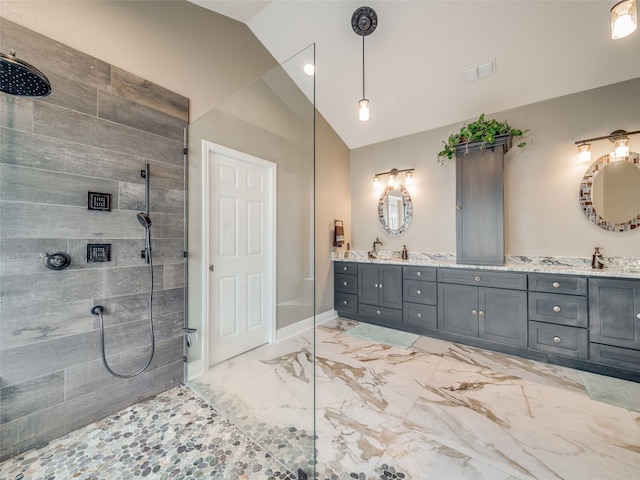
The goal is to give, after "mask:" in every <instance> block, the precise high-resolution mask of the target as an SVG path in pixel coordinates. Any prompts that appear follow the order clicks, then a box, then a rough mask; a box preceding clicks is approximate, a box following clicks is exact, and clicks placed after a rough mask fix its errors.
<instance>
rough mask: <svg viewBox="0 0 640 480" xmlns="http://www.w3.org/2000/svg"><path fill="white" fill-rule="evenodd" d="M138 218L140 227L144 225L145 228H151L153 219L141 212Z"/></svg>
mask: <svg viewBox="0 0 640 480" xmlns="http://www.w3.org/2000/svg"><path fill="white" fill-rule="evenodd" d="M137 217H138V221H139V222H140V225H142V226H143V227H144V228H149V227H150V226H151V219H150V218H149V215H147V214H146V213H144V212H140V213H138V215H137Z"/></svg>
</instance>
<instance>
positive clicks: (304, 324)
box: [276, 310, 338, 342]
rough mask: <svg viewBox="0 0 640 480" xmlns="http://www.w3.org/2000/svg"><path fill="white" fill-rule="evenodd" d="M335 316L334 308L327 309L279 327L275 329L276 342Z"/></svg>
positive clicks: (336, 314)
mask: <svg viewBox="0 0 640 480" xmlns="http://www.w3.org/2000/svg"><path fill="white" fill-rule="evenodd" d="M337 316H338V313H337V312H336V311H335V310H327V311H326V312H323V313H319V314H318V315H316V316H315V318H314V317H309V318H305V319H304V320H300V321H299V322H296V323H292V324H291V325H288V326H286V327H283V328H280V329H278V330H277V331H276V342H280V341H282V340H286V339H288V338H291V337H294V336H296V335H300V334H301V333H302V332H305V331H307V330H309V329H311V328H314V327H317V326H318V325H321V324H323V323H326V322H328V321H329V320H332V319H334V318H336V317H337Z"/></svg>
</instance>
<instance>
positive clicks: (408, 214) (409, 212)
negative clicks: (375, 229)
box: [378, 185, 413, 237]
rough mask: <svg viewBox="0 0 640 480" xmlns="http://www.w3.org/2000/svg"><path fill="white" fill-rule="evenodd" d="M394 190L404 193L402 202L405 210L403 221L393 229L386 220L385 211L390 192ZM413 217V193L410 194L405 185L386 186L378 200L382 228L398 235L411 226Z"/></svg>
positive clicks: (395, 235)
mask: <svg viewBox="0 0 640 480" xmlns="http://www.w3.org/2000/svg"><path fill="white" fill-rule="evenodd" d="M393 190H400V193H402V203H403V210H404V215H403V218H402V222H401V223H400V226H399V227H398V228H397V229H392V228H390V227H389V224H388V223H387V221H386V220H385V212H384V209H385V205H386V199H387V196H388V195H389V192H391V191H393ZM412 218H413V204H412V203H411V195H409V191H408V190H407V188H406V187H405V186H404V185H398V186H397V187H392V186H388V187H386V188H385V189H384V191H383V192H382V194H381V195H380V201H379V202H378V219H379V220H380V226H382V229H383V230H384V231H385V232H387V233H388V234H389V235H392V236H394V237H397V236H398V235H400V234H401V233H402V232H404V231H405V230H406V229H407V228H409V225H411V220H412Z"/></svg>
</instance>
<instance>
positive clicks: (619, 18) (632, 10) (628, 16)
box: [611, 0, 638, 40]
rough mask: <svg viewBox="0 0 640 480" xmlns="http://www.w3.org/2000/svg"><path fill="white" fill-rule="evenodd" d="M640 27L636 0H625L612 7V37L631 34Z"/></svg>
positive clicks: (616, 37)
mask: <svg viewBox="0 0 640 480" xmlns="http://www.w3.org/2000/svg"><path fill="white" fill-rule="evenodd" d="M637 28H638V11H637V8H636V0H623V1H622V2H618V3H616V4H615V5H614V6H613V8H611V38H613V39H614V40H616V39H618V38H624V37H626V36H628V35H631V34H632V33H633V32H635V31H636V29H637Z"/></svg>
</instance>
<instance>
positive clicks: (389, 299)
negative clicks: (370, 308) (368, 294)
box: [378, 265, 402, 308]
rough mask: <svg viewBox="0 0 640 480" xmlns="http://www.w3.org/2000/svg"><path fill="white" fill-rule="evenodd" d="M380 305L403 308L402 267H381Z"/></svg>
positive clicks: (379, 279) (379, 271) (379, 282)
mask: <svg viewBox="0 0 640 480" xmlns="http://www.w3.org/2000/svg"><path fill="white" fill-rule="evenodd" d="M378 287H379V288H378V289H379V292H380V293H379V296H378V305H380V306H382V307H387V308H402V267H400V266H397V265H380V266H379V267H378Z"/></svg>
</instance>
